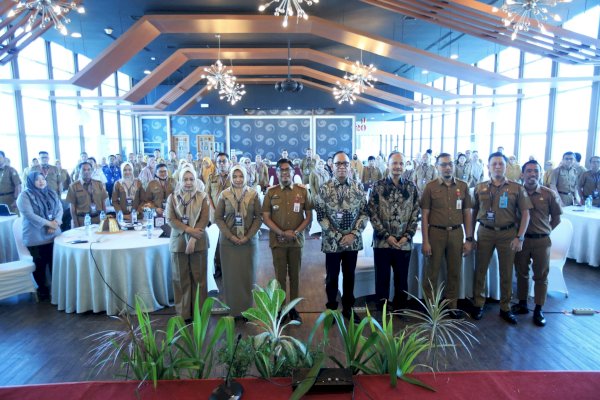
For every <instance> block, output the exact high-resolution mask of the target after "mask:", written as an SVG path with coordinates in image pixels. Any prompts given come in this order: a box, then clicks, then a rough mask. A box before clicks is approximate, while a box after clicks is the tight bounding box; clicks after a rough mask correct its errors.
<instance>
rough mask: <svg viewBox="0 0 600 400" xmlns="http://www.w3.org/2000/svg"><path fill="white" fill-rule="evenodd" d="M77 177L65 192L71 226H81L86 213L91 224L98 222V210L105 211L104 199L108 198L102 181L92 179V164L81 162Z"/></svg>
mask: <svg viewBox="0 0 600 400" xmlns="http://www.w3.org/2000/svg"><path fill="white" fill-rule="evenodd" d="M79 177H80V179H79V180H76V181H75V182H73V183H72V184H71V186H69V191H68V192H67V202H68V203H69V204H70V209H71V217H72V225H73V228H77V227H80V226H83V224H84V218H85V215H86V214H90V217H92V223H93V224H98V223H100V211H106V208H105V201H106V199H107V198H108V193H107V192H106V189H104V185H103V184H102V182H100V181H97V180H95V179H92V164H90V163H89V162H87V161H85V162H82V163H81V164H80V165H79Z"/></svg>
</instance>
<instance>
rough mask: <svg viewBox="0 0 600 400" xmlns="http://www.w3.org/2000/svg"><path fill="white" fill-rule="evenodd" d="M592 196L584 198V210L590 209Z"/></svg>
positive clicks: (588, 210)
mask: <svg viewBox="0 0 600 400" xmlns="http://www.w3.org/2000/svg"><path fill="white" fill-rule="evenodd" d="M592 202H593V200H592V196H588V197H587V199H585V211H586V212H590V211H592Z"/></svg>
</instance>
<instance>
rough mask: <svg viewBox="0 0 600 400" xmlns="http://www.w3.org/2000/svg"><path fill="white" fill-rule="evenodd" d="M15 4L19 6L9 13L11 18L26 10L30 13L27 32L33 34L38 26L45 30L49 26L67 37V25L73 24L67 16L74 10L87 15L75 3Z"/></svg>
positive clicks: (39, 0)
mask: <svg viewBox="0 0 600 400" xmlns="http://www.w3.org/2000/svg"><path fill="white" fill-rule="evenodd" d="M13 2H15V3H17V4H16V5H15V6H14V7H13V8H12V9H11V10H10V11H9V12H8V17H9V18H12V17H14V16H15V15H18V14H21V13H22V12H24V11H25V10H28V11H29V17H27V24H26V25H25V32H31V30H32V29H33V28H34V27H35V26H36V25H37V26H39V28H40V29H44V28H46V27H47V26H48V25H54V29H56V30H57V31H59V32H60V33H61V34H63V35H66V34H67V33H68V31H67V27H66V26H65V25H68V24H69V23H70V22H71V20H70V19H69V18H67V14H68V13H69V12H71V11H72V10H77V12H78V13H80V14H84V13H85V8H84V7H83V6H82V5H79V4H77V2H75V1H64V0H13ZM38 20H39V25H38Z"/></svg>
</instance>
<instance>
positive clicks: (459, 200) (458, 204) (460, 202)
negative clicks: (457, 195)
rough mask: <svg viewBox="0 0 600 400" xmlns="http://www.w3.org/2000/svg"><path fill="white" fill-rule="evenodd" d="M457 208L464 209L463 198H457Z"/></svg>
mask: <svg viewBox="0 0 600 400" xmlns="http://www.w3.org/2000/svg"><path fill="white" fill-rule="evenodd" d="M456 209H457V210H462V200H461V199H457V200H456Z"/></svg>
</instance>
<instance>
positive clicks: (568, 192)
mask: <svg viewBox="0 0 600 400" xmlns="http://www.w3.org/2000/svg"><path fill="white" fill-rule="evenodd" d="M558 193H560V194H571V192H558Z"/></svg>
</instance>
